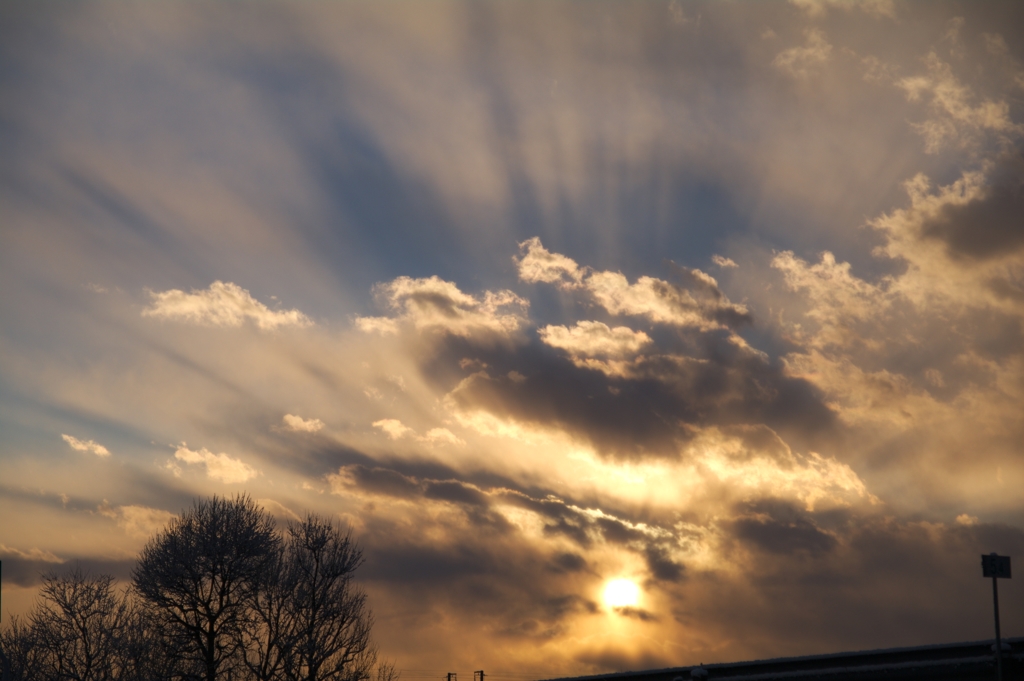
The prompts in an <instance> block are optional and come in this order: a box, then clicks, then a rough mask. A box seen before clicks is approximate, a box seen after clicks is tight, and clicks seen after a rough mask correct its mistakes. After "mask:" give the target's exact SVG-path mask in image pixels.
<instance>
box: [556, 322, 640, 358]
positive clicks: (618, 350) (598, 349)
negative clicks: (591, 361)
mask: <svg viewBox="0 0 1024 681" xmlns="http://www.w3.org/2000/svg"><path fill="white" fill-rule="evenodd" d="M539 333H540V338H541V340H542V341H544V342H545V343H547V344H548V345H550V346H551V347H553V348H559V349H562V350H565V351H566V352H568V353H569V354H570V355H584V356H590V357H627V356H631V355H635V354H636V353H638V352H639V351H640V350H641V349H643V348H644V346H647V345H650V343H651V337H650V336H648V335H647V334H646V333H644V332H643V331H633V330H632V329H630V328H629V327H626V326H616V327H615V328H611V327H609V326H608V325H607V324H604V323H602V322H589V321H582V322H576V324H575V325H574V326H573V327H572V328H571V329H570V328H567V327H565V326H553V325H548V326H545V327H544V328H542V329H540V330H539Z"/></svg>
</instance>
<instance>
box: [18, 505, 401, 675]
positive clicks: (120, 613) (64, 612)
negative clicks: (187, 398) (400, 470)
mask: <svg viewBox="0 0 1024 681" xmlns="http://www.w3.org/2000/svg"><path fill="white" fill-rule="evenodd" d="M362 561H363V556H362V551H361V550H360V549H359V547H358V545H357V544H356V543H355V541H354V540H353V539H352V535H351V533H350V531H349V530H348V529H346V528H344V527H342V526H341V525H339V524H337V523H336V522H334V521H332V520H331V519H329V518H325V517H322V516H317V515H313V514H309V515H307V516H306V517H305V519H304V520H302V521H297V522H295V523H292V524H291V525H289V526H288V528H287V530H286V532H285V533H284V536H283V537H282V536H280V535H279V534H278V533H277V532H276V530H275V528H274V522H273V520H272V519H271V518H270V517H269V516H268V515H267V514H265V513H264V511H263V510H262V509H260V508H259V507H258V506H256V504H255V503H254V502H253V501H252V500H251V499H250V498H249V497H247V496H238V497H235V498H233V499H225V498H220V497H213V498H212V499H207V500H199V501H196V502H194V503H193V505H192V507H191V508H189V509H187V510H185V511H184V512H183V513H182V514H181V515H179V516H178V517H177V518H175V519H173V520H172V521H171V522H170V524H169V525H168V526H167V528H166V529H164V530H163V531H162V532H160V533H158V534H157V535H156V536H154V537H153V538H152V539H151V540H150V541H149V542H148V543H147V544H146V547H145V548H144V549H143V551H142V553H141V554H140V556H139V560H138V563H137V565H136V567H135V569H134V570H133V574H132V577H133V581H132V585H131V588H130V589H129V590H128V591H127V592H126V593H124V594H123V595H122V594H120V593H118V591H117V590H116V589H115V582H114V578H113V577H111V576H109V575H100V576H98V577H93V576H91V575H89V574H88V573H84V572H82V571H81V570H80V569H78V568H75V569H73V570H71V571H70V572H68V573H66V574H62V575H58V574H57V573H53V572H51V573H47V574H46V575H43V585H42V589H41V591H40V596H41V599H40V602H39V603H38V604H37V605H36V607H35V609H34V610H33V611H32V612H31V613H30V614H29V616H28V617H27V618H24V619H22V618H17V617H15V618H12V621H11V622H10V623H9V624H8V625H7V626H6V627H5V628H4V629H2V630H0V662H2V663H3V674H4V675H7V676H9V678H10V679H11V681H36V680H37V679H47V680H50V679H54V680H57V681H193V680H199V679H205V680H206V681H214V680H216V679H229V680H231V681H249V680H250V679H251V680H253V681H370V680H371V678H373V679H374V681H397V679H398V673H397V671H396V670H395V668H394V665H392V664H390V663H386V662H385V663H378V661H377V649H376V647H375V646H374V645H373V643H372V641H371V639H370V630H371V628H372V626H373V615H372V613H371V612H370V609H369V607H368V605H367V600H366V594H365V593H364V592H363V591H362V590H361V589H359V588H358V587H357V586H356V585H355V583H354V582H353V576H354V573H355V571H356V569H357V568H358V567H359V566H360V565H361V564H362ZM3 681H7V679H6V678H5V679H3Z"/></svg>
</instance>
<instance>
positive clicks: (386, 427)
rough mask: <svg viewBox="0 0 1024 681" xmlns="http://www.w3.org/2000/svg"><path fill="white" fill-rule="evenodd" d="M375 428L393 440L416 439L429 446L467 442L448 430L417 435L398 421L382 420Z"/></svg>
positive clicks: (376, 422) (431, 430) (441, 429)
mask: <svg viewBox="0 0 1024 681" xmlns="http://www.w3.org/2000/svg"><path fill="white" fill-rule="evenodd" d="M372 425H373V427H374V428H380V429H381V430H382V431H384V432H385V433H386V434H387V436H388V438H389V439H391V440H400V439H402V438H405V437H410V438H413V437H414V438H415V439H416V440H417V441H419V442H425V443H427V444H449V445H459V446H461V445H464V444H466V442H465V440H463V439H462V438H460V437H458V436H457V435H455V433H453V432H452V431H450V430H448V429H447V428H431V429H430V430H428V431H427V432H426V433H425V434H424V435H419V436H417V435H416V431H415V430H413V429H412V428H410V427H408V426H406V425H405V424H404V423H402V422H401V421H399V420H398V419H381V420H379V421H374V422H373V424H372Z"/></svg>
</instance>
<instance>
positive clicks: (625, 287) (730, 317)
mask: <svg viewBox="0 0 1024 681" xmlns="http://www.w3.org/2000/svg"><path fill="white" fill-rule="evenodd" d="M524 248H525V250H526V253H525V254H524V255H522V257H520V258H518V259H516V260H515V262H516V265H517V267H518V271H519V277H520V279H523V280H524V281H529V282H545V283H559V282H561V284H560V285H561V286H562V287H563V288H565V287H566V286H568V288H569V289H577V288H578V289H580V290H582V291H584V292H586V293H588V294H589V295H590V296H591V297H592V298H593V300H594V301H595V302H596V303H597V304H598V305H600V306H601V307H603V308H604V309H605V310H607V311H608V312H609V313H610V314H613V315H631V316H638V317H646V318H647V319H649V320H650V321H652V322H654V323H657V324H668V325H672V326H692V327H696V328H699V329H703V330H710V329H717V328H726V327H734V326H738V325H742V324H746V323H749V322H750V321H751V317H750V313H749V312H748V310H747V308H746V307H745V306H744V305H736V304H733V303H731V302H729V299H728V298H727V297H726V296H725V295H724V294H723V293H722V292H721V290H720V289H719V288H718V282H717V281H715V279H714V277H712V276H710V275H708V274H705V273H704V272H701V271H700V270H698V269H689V268H686V267H682V266H679V265H674V268H675V271H676V274H677V275H678V276H679V277H680V279H681V280H682V281H683V284H684V286H685V287H684V286H677V285H675V284H672V283H669V282H667V281H664V280H662V279H657V278H655V277H649V276H642V277H640V278H638V279H637V281H636V282H635V283H632V284H630V283H629V280H628V279H626V276H625V275H623V274H622V273H621V272H609V271H594V270H591V269H589V268H584V269H580V268H578V267H577V265H576V263H575V262H574V261H572V260H570V259H569V258H566V257H565V256H563V255H561V254H558V253H551V252H550V251H548V250H546V249H545V248H544V246H543V245H542V244H541V241H540V239H539V238H537V237H534V238H532V239H529V240H527V241H524V242H523V243H522V244H520V249H524ZM551 263H555V264H553V265H552V264H551Z"/></svg>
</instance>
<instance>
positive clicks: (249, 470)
mask: <svg viewBox="0 0 1024 681" xmlns="http://www.w3.org/2000/svg"><path fill="white" fill-rule="evenodd" d="M174 458H175V459H177V460H178V461H183V462H185V463H186V464H201V465H203V466H205V468H206V475H207V476H209V477H211V478H213V479H214V480H220V481H221V482H223V483H227V484H236V483H242V482H246V481H248V480H251V479H252V478H254V477H256V475H258V471H257V470H256V469H255V468H253V467H252V466H249V465H248V464H246V463H244V462H243V461H242V460H241V459H234V458H231V457H230V456H228V455H227V454H224V453H223V452H222V453H220V454H214V453H213V452H211V451H210V450H208V449H206V448H205V447H204V448H202V449H200V450H199V451H198V452H196V451H193V450H191V449H189V448H188V447H187V445H186V444H185V443H182V444H181V446H180V447H178V449H177V450H176V451H175V452H174Z"/></svg>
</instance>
